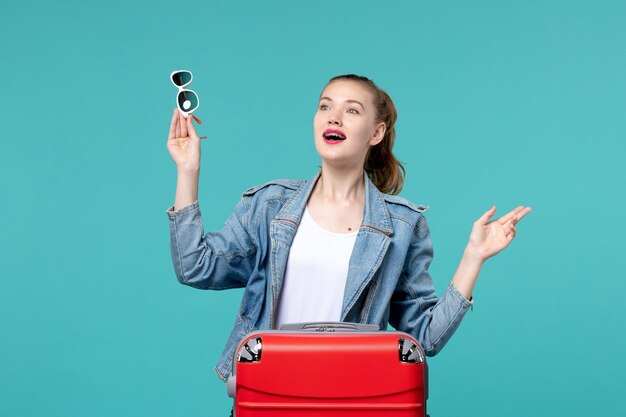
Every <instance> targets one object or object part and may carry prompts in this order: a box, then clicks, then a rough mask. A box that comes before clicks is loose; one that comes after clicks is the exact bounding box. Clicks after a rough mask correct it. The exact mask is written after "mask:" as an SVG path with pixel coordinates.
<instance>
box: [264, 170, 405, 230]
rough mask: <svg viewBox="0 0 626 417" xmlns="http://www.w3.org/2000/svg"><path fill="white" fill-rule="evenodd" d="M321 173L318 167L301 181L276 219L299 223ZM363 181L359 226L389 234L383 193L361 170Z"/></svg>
mask: <svg viewBox="0 0 626 417" xmlns="http://www.w3.org/2000/svg"><path fill="white" fill-rule="evenodd" d="M321 174H322V170H321V169H320V170H318V171H317V172H316V174H315V175H314V176H313V178H311V179H310V180H307V181H303V182H302V184H301V185H300V187H299V188H298V190H296V192H295V193H294V195H293V196H292V198H291V199H289V200H288V201H287V203H285V205H284V206H283V208H282V209H281V210H280V212H279V213H278V215H277V216H276V220H282V219H285V220H291V221H295V222H296V223H297V224H300V220H301V219H302V214H303V213H304V208H305V206H306V204H307V202H308V201H309V197H310V196H311V193H312V192H313V188H314V187H315V184H316V182H317V180H318V179H319V177H320V176H321ZM363 181H364V182H365V208H364V210H363V222H362V224H361V226H362V227H368V228H371V229H374V230H376V231H378V232H380V233H384V234H385V235H387V236H391V234H392V233H393V227H392V225H391V217H390V215H389V209H387V204H386V203H385V199H384V197H383V194H382V193H381V192H380V191H379V190H378V189H377V188H376V186H375V185H374V183H373V182H372V180H370V178H369V176H368V175H367V173H366V172H365V170H363Z"/></svg>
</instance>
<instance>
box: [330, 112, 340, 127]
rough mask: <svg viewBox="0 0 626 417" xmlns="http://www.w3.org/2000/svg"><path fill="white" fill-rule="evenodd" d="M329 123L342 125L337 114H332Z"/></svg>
mask: <svg viewBox="0 0 626 417" xmlns="http://www.w3.org/2000/svg"><path fill="white" fill-rule="evenodd" d="M328 124H331V125H333V124H334V125H341V119H340V118H339V117H337V116H336V115H335V114H331V115H330V117H329V118H328Z"/></svg>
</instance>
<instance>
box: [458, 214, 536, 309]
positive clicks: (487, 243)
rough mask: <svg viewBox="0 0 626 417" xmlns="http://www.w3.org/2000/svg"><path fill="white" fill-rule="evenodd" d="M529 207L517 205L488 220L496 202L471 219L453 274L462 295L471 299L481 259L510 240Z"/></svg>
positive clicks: (490, 254) (488, 256) (495, 251)
mask: <svg viewBox="0 0 626 417" xmlns="http://www.w3.org/2000/svg"><path fill="white" fill-rule="evenodd" d="M530 210H532V209H531V208H530V207H523V206H518V207H516V208H515V209H514V210H512V211H510V212H509V213H507V214H505V215H504V216H502V217H500V218H499V219H496V220H494V221H492V222H489V223H488V221H489V219H490V218H491V216H493V214H494V213H495V212H496V206H493V207H491V208H490V209H489V210H487V212H485V214H483V215H482V216H481V217H480V218H479V219H478V220H476V221H475V222H474V224H473V226H472V232H471V234H470V239H469V243H468V244H467V246H466V247H465V251H464V252H463V257H462V258H461V262H460V263H459V267H458V268H457V270H456V272H455V273H454V277H453V278H452V282H453V283H454V286H455V287H456V288H457V289H458V290H459V292H460V293H461V294H463V296H464V297H465V298H467V299H469V300H471V298H472V293H473V291H474V285H476V280H478V274H479V273H480V269H481V268H482V266H483V263H484V262H485V261H486V260H487V259H488V258H490V257H491V256H494V255H495V254H497V253H498V252H500V251H501V250H502V249H504V248H506V247H507V246H508V245H509V243H511V241H512V240H513V238H514V237H515V234H516V232H517V231H516V229H515V225H516V224H517V223H518V222H519V221H520V220H522V218H523V217H524V216H525V215H526V214H528V213H529V212H530Z"/></svg>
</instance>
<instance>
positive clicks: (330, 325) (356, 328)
mask: <svg viewBox="0 0 626 417" xmlns="http://www.w3.org/2000/svg"><path fill="white" fill-rule="evenodd" d="M279 330H287V331H309V332H336V331H340V332H377V331H380V327H379V326H378V325H376V324H365V323H350V322H343V321H316V322H309V323H287V324H283V325H282V326H280V329H279Z"/></svg>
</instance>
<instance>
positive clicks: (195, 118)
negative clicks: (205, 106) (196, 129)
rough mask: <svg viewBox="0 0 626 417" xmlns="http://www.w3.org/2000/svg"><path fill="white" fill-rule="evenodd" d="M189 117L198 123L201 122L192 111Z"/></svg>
mask: <svg viewBox="0 0 626 417" xmlns="http://www.w3.org/2000/svg"><path fill="white" fill-rule="evenodd" d="M191 117H193V119H194V120H195V121H196V122H197V123H198V124H199V125H201V124H202V120H200V119H198V118H197V117H196V116H194V115H193V113H192V114H191Z"/></svg>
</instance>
